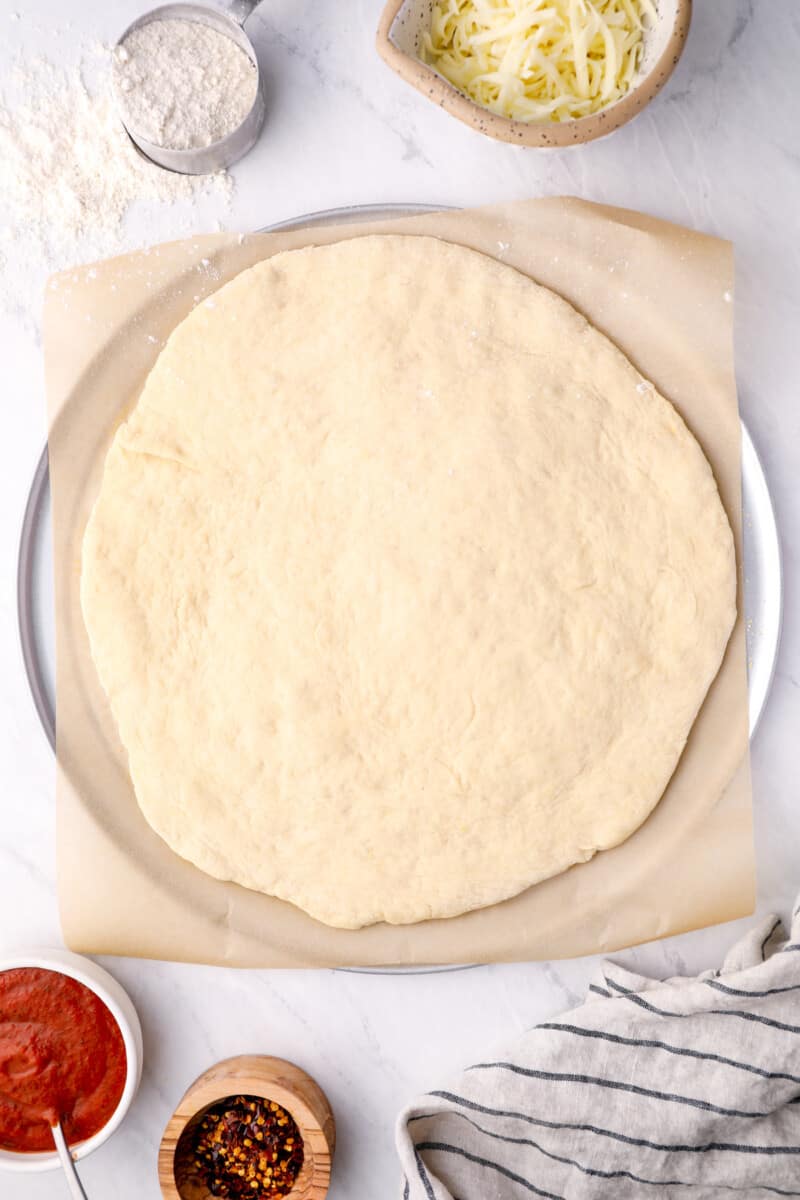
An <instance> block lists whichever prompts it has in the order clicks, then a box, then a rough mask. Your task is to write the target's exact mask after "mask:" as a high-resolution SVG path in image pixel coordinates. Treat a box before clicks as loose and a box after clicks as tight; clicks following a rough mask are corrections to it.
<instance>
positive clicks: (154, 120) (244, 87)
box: [114, 19, 258, 150]
mask: <svg viewBox="0 0 800 1200" xmlns="http://www.w3.org/2000/svg"><path fill="white" fill-rule="evenodd" d="M257 87H258V76H257V72H256V68H255V66H254V64H253V63H252V62H251V60H250V58H249V57H248V55H247V54H245V52H244V50H242V49H241V48H240V47H239V46H237V44H236V42H234V41H233V39H232V38H229V37H227V36H226V35H225V34H224V33H218V32H217V30H216V29H212V28H211V27H210V26H209V25H204V24H202V23H201V22H199V21H186V20H180V19H179V20H175V19H167V20H163V21H149V22H148V23H147V24H146V25H141V26H139V28H138V29H134V30H133V32H132V33H129V34H128V36H127V37H126V38H125V40H124V42H122V44H121V45H119V46H117V47H116V50H115V52H114V92H115V95H116V98H117V105H118V107H119V110H120V113H121V115H122V119H123V120H124V122H125V124H126V126H127V127H128V129H129V130H131V132H132V133H134V134H136V136H137V137H140V138H145V139H146V140H147V141H148V142H151V143H152V144H153V145H154V146H162V147H164V148H165V149H169V150H190V149H198V148H200V147H205V146H210V145H211V144H212V143H213V142H218V141H219V140H220V138H223V137H225V136H226V134H229V133H232V132H233V130H234V129H236V128H238V126H239V125H241V123H242V121H243V120H244V119H245V117H246V116H247V114H248V113H249V111H250V109H251V108H252V107H253V102H254V101H255V98H256V89H257Z"/></svg>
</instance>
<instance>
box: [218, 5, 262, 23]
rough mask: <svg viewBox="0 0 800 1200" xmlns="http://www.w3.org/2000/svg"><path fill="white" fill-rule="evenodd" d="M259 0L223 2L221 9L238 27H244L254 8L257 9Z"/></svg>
mask: <svg viewBox="0 0 800 1200" xmlns="http://www.w3.org/2000/svg"><path fill="white" fill-rule="evenodd" d="M260 3H261V0H224V3H223V5H222V7H223V8H224V9H225V11H226V12H227V13H228V14H229V15H230V16H231V17H233V19H234V21H236V22H237V23H238V24H239V25H244V23H245V21H246V20H247V18H248V17H249V16H250V14H251V12H252V11H253V9H254V8H258V6H259V4H260Z"/></svg>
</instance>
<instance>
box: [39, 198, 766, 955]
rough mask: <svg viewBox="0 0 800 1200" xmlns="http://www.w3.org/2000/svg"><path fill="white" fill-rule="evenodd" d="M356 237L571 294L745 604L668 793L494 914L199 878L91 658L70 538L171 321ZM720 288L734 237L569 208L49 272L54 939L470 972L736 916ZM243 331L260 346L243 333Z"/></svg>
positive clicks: (736, 710)
mask: <svg viewBox="0 0 800 1200" xmlns="http://www.w3.org/2000/svg"><path fill="white" fill-rule="evenodd" d="M371 232H408V233H426V234H434V235H438V236H441V237H444V238H447V239H449V240H452V241H457V242H461V243H462V244H464V245H467V246H471V247H473V248H475V249H477V250H481V251H483V252H485V253H487V254H490V255H493V256H494V257H496V258H499V259H502V261H504V262H506V263H508V264H510V265H512V266H514V267H516V268H518V269H519V270H522V271H525V272H527V273H528V274H529V275H531V276H532V277H533V278H535V279H536V280H538V281H539V282H541V283H544V284H546V285H547V286H549V287H551V288H553V289H555V290H556V291H557V292H560V293H561V294H562V295H563V296H565V297H566V298H567V299H568V300H570V301H571V302H572V303H573V304H574V305H575V306H576V307H577V308H578V309H580V310H581V311H582V312H583V313H584V314H585V315H586V316H587V317H588V318H589V320H590V321H592V322H593V323H594V324H595V325H596V326H598V327H599V328H600V329H601V330H603V331H604V332H605V333H606V334H608V335H609V336H610V337H611V338H612V339H613V340H614V341H615V342H616V343H617V344H618V345H619V346H620V347H621V348H622V350H624V351H625V353H626V354H627V355H628V356H629V357H630V358H631V359H632V361H633V362H634V363H635V364H636V366H637V367H638V368H639V369H640V370H641V372H642V373H643V374H644V375H645V376H646V377H648V378H650V379H651V380H653V382H654V383H655V384H656V386H657V387H658V388H659V390H660V391H662V392H663V394H664V395H665V396H667V397H669V398H670V399H671V400H672V401H673V403H674V404H675V405H676V406H677V408H678V409H679V410H680V412H681V414H682V415H683V417H684V418H685V420H686V421H687V423H688V425H689V426H690V428H691V429H692V430H693V432H694V433H695V435H696V436H697V437H698V439H699V441H700V442H701V444H702V446H703V447H704V449H705V451H706V454H707V455H708V457H709V459H710V461H711V464H712V466H713V468H714V472H715V475H716V478H717V482H718V484H719V488H720V492H721V495H722V499H723V502H724V504H725V507H726V509H727V512H728V515H729V517H730V520H731V524H732V526H733V529H734V533H735V536H736V546H737V552H738V558H739V564H740V571H739V575H740V582H739V597H740V603H739V611H740V616H739V620H738V622H737V624H736V628H735V630H734V633H733V636H732V638H731V641H730V644H729V646H728V650H727V653H726V656H725V660H724V663H723V665H722V668H721V671H720V673H719V676H718V677H717V679H716V681H715V682H714V684H713V686H712V688H711V690H710V692H709V695H708V697H707V699H706V702H705V704H704V705H703V708H702V709H701V711H700V714H699V716H698V719H697V721H696V723H695V726H694V728H693V730H692V733H691V736H690V738H689V742H688V744H687V746H686V749H685V751H684V754H683V757H682V758H681V761H680V763H679V766H678V768H677V770H676V772H675V774H674V776H673V778H672V780H671V782H670V785H669V787H668V789H667V791H666V793H665V795H664V797H663V798H662V800H661V802H660V804H659V805H658V807H657V808H656V810H655V811H654V813H653V814H652V816H651V817H650V818H649V819H648V821H647V822H646V823H645V825H643V826H642V828H641V829H640V830H639V831H638V832H637V833H635V834H634V835H633V836H632V837H631V838H629V839H628V841H627V842H625V843H624V844H623V845H622V846H619V847H617V848H616V849H613V850H608V851H605V852H603V853H601V854H599V855H597V856H596V857H595V858H594V859H592V860H591V861H590V862H589V863H586V864H582V865H580V866H576V867H573V868H572V869H571V870H569V871H567V872H566V873H565V874H563V875H560V876H558V877H556V878H555V879H551V880H547V881H546V882H544V883H540V884H538V885H537V886H535V887H533V888H531V889H529V890H528V891H527V892H525V893H523V894H522V895H520V896H518V897H516V898H515V899H512V900H509V901H507V902H505V903H503V904H499V905H496V906H494V907H492V908H488V909H483V910H480V911H477V912H473V913H469V914H467V915H465V916H462V917H457V918H455V919H451V920H440V921H429V922H424V923H421V924H418V925H415V926H400V927H392V926H387V925H376V926H372V927H370V928H367V929H364V930H356V931H350V930H335V929H330V928H328V927H326V926H324V925H321V924H319V923H317V922H316V921H314V920H312V919H311V918H310V917H308V916H306V914H305V913H303V912H301V911H300V910H299V909H296V908H294V907H293V906H292V905H289V904H286V903H284V902H282V901H279V900H274V899H272V898H270V897H266V896H262V895H259V894H257V893H254V892H250V891H247V890H245V889H243V888H241V887H239V886H237V885H234V884H226V883H221V882H219V881H217V880H214V879H211V878H210V877H208V876H206V875H204V874H203V873H202V872H200V871H198V870H197V869H196V868H195V867H193V866H191V865H190V864H189V863H187V862H184V861H183V860H182V859H180V858H179V857H177V856H176V855H175V854H173V852H172V851H171V850H169V849H168V847H167V846H166V845H165V844H164V843H163V842H162V841H161V840H160V839H159V838H158V837H157V835H156V834H155V833H153V832H152V830H151V829H150V828H149V826H148V825H147V824H146V822H145V820H144V818H143V817H142V816H141V814H140V812H139V808H138V805H137V803H136V799H135V796H134V793H133V789H132V786H131V783H130V779H129V777H128V772H127V766H126V757H125V753H124V751H123V749H122V747H121V745H120V743H119V740H118V738H117V734H116V730H115V727H114V724H113V721H112V718H111V715H110V712H109V710H108V707H107V704H106V701H105V697H104V695H103V693H102V691H101V688H100V685H99V682H98V680H97V678H96V674H95V671H94V667H93V664H92V661H91V658H90V654H89V647H88V642H87V637H86V632H85V629H84V625H83V620H82V616H81V611H80V601H79V578H80V548H81V539H82V537H83V531H84V527H85V523H86V519H87V517H88V513H89V511H90V508H91V505H92V503H93V500H94V497H95V495H96V492H97V488H98V485H99V480H100V474H101V469H102V464H103V460H104V457H105V452H106V449H107V447H108V444H109V441H110V439H111V436H112V434H113V432H114V429H115V428H116V426H117V424H118V423H119V421H120V419H121V417H122V416H123V415H124V413H125V411H126V410H127V409H128V408H129V406H130V405H131V404H133V403H134V402H135V399H136V397H137V395H138V392H139V390H140V388H141V386H142V383H143V381H144V378H145V376H146V374H147V372H148V370H149V369H150V367H151V366H152V365H153V362H154V361H155V359H156V357H157V355H158V353H159V350H160V349H161V346H162V344H163V342H164V339H165V338H166V336H167V335H168V334H169V332H170V331H171V330H172V328H173V327H174V326H175V324H176V323H177V322H178V321H179V320H181V319H182V318H183V317H184V316H185V315H186V314H187V313H188V312H189V311H190V309H191V308H192V307H193V305H194V304H195V303H197V302H198V301H199V300H201V299H203V298H204V297H205V296H207V295H209V294H210V293H211V292H213V291H214V290H215V289H216V288H218V287H219V286H220V285H221V284H222V283H224V282H225V281H226V280H227V279H229V278H230V277H231V276H233V275H234V274H236V273H237V272H238V271H240V270H242V269H243V268H244V267H247V266H249V265H251V264H252V263H254V262H256V261H257V260H259V259H261V258H264V257H267V256H269V255H270V254H273V253H275V252H276V251H278V250H283V249H288V248H293V247H297V246H301V245H307V244H309V243H317V244H318V243H322V242H330V241H335V240H337V239H340V238H351V237H359V236H362V235H364V234H367V233H371ZM732 291H733V255H732V248H731V246H730V244H728V243H726V242H721V241H719V240H717V239H714V238H709V237H706V236H703V235H700V234H697V233H693V232H690V231H689V230H686V229H681V228H679V227H677V226H674V225H668V224H665V223H664V222H661V221H656V220H654V219H652V218H650V217H646V216H642V215H640V214H637V213H631V212H626V211H623V210H620V209H610V208H602V207H598V206H595V205H591V204H588V203H585V202H583V201H578V200H574V199H545V200H532V201H526V202H522V203H516V204H509V205H503V206H498V207H491V208H484V209H478V210H473V211H468V212H459V213H452V212H448V213H438V214H431V215H428V214H426V215H423V216H417V217H413V218H406V219H402V220H391V221H383V222H377V223H375V224H357V225H352V224H347V225H343V226H339V227H331V226H329V227H324V228H322V227H321V228H314V229H308V228H306V229H303V230H295V231H291V232H282V233H276V234H262V235H253V236H248V237H241V236H240V237H236V236H231V235H213V236H209V237H201V238H193V239H190V240H188V241H183V242H176V243H172V244H170V245H164V246H160V247H155V248H153V249H151V250H149V251H145V252H143V253H137V254H131V255H127V256H125V257H124V258H117V259H113V260H111V261H108V262H103V263H99V264H97V265H96V266H94V267H91V268H80V269H79V270H77V271H75V272H72V273H66V274H61V275H59V276H56V277H55V278H54V279H53V280H51V282H50V285H49V288H48V294H47V300H46V306H45V361H46V376H47V390H48V400H49V416H50V442H49V445H50V472H51V483H52V495H53V536H54V553H55V589H56V613H57V621H56V645H57V728H58V737H57V742H58V751H57V758H58V771H57V797H58V807H57V811H58V817H57V826H58V891H59V902H60V909H61V919H62V924H63V929H64V935H65V939H66V941H67V943H68V945H69V946H71V947H72V949H74V950H78V951H83V952H85V953H86V952H88V953H103V954H128V955H140V956H144V957H152V958H167V959H178V960H186V961H201V962H210V963H225V964H231V965H236V966H301V965H307V966H322V965H346V964H350V965H373V964H374V965H380V964H421V963H458V962H483V961H500V960H514V959H535V958H558V957H569V956H572V955H580V954H588V953H594V952H606V951H610V950H613V949H617V948H619V947H622V946H626V945H632V944H634V943H636V942H640V941H645V940H649V939H652V938H657V937H662V936H665V935H667V934H673V933H678V932H680V931H683V930H687V929H692V928H696V927H699V926H702V925H707V924H712V923H715V922H718V921H724V920H729V919H733V918H734V917H739V916H743V915H745V914H746V913H749V912H751V911H752V909H753V904H754V862H753V840H752V828H751V795H750V776H749V760H748V727H747V702H746V701H747V695H746V667H745V637H744V620H743V616H742V615H741V614H742V580H741V554H742V531H741V497H740V430H739V421H738V411H737V403H736V388H735V382H734V375H733V351H732V304H731V299H732ZM252 334H253V337H254V338H257V337H258V336H259V331H258V329H253V331H252ZM342 869H343V870H346V869H347V862H346V858H344V859H343V861H342Z"/></svg>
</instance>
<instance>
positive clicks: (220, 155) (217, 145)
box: [114, 0, 266, 175]
mask: <svg viewBox="0 0 800 1200" xmlns="http://www.w3.org/2000/svg"><path fill="white" fill-rule="evenodd" d="M259 3H260V0H221V4H220V0H217V4H218V6H217V7H215V8H214V7H211V6H210V5H208V4H195V3H188V4H186V3H183V4H163V5H162V6H161V7H160V8H153V9H151V10H150V11H149V12H146V13H144V15H143V16H141V17H137V19H136V20H135V21H134V22H133V23H132V24H131V25H129V26H128V28H127V29H126V30H125V32H124V33H123V34H122V36H121V37H120V38H119V40H118V41H117V46H120V45H121V44H122V43H123V42H124V41H125V38H126V37H128V35H129V34H130V33H132V32H133V31H134V29H141V27H142V26H143V25H148V24H149V23H150V22H151V21H163V20H165V19H166V18H177V19H179V20H183V21H197V22H199V23H200V24H201V25H208V26H210V27H211V28H212V29H215V30H216V31H217V33H223V34H225V35H226V36H227V37H229V38H230V39H231V40H232V41H234V42H235V43H236V45H237V46H238V47H239V48H240V49H241V50H243V51H244V52H245V54H246V55H247V57H248V58H249V59H250V61H251V63H252V64H253V66H254V68H255V71H256V79H257V84H256V96H255V99H254V101H253V105H252V108H251V109H250V111H249V112H248V114H247V116H246V117H245V118H244V120H243V121H242V123H241V125H239V126H237V128H236V129H233V130H231V132H230V133H228V134H226V136H225V137H224V138H221V139H220V141H218V142H212V144H211V145H210V146H197V147H194V148H192V149H190V150H170V149H168V148H167V147H165V146H156V145H155V144H154V143H153V142H149V141H147V139H146V138H144V137H142V136H141V134H138V133H137V132H136V130H135V129H129V128H128V126H127V125H125V129H126V131H127V133H128V136H129V137H130V139H131V141H132V142H133V143H134V145H136V146H137V147H138V148H139V150H141V152H142V154H144V156H145V157H146V158H149V159H150V160H151V162H154V163H156V165H157V166H159V167H165V168H166V169H167V170H168V171H177V172H178V173H179V174H182V175H207V174H209V173H211V172H213V171H221V170H223V169H224V168H225V167H230V166H232V165H233V163H235V162H237V160H238V159H240V158H241V157H242V156H243V155H244V154H246V153H247V151H248V150H250V149H251V148H252V147H253V146H254V145H255V143H256V140H257V139H258V135H259V133H260V132H261V127H262V125H263V124H264V118H265V116H266V105H265V102H264V86H263V80H262V78H261V71H260V69H259V65H258V59H257V57H256V52H255V48H254V47H253V43H252V42H251V41H250V38H249V37H248V36H247V34H246V33H245V31H244V29H243V28H242V26H243V25H244V22H245V21H246V20H247V18H248V17H249V16H250V14H251V13H252V12H253V10H254V9H255V8H257V7H258V5H259ZM117 46H115V47H114V49H115V50H116V48H117ZM123 124H125V122H124V120H123Z"/></svg>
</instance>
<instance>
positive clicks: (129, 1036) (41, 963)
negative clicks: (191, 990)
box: [0, 950, 142, 1195]
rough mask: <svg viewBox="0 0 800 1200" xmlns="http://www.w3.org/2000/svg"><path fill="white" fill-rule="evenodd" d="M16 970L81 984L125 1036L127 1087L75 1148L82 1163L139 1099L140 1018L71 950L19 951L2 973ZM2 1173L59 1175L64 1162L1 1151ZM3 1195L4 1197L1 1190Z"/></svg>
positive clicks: (114, 986) (0, 964) (0, 1191)
mask: <svg viewBox="0 0 800 1200" xmlns="http://www.w3.org/2000/svg"><path fill="white" fill-rule="evenodd" d="M16 967H40V968H41V969H42V970H45V971H58V972H59V974H61V975H69V976H71V978H72V979H77V981H78V983H82V984H83V985H84V986H85V987H87V988H89V989H90V991H93V992H94V993H95V995H97V996H99V997H100V999H101V1000H102V1001H103V1003H104V1004H105V1006H106V1008H107V1009H108V1010H109V1012H110V1013H111V1015H112V1017H113V1018H114V1020H115V1021H116V1022H117V1025H118V1026H119V1030H120V1033H121V1034H122V1040H123V1042H124V1044H125V1055H126V1059H127V1074H126V1078H125V1087H124V1088H123V1090H122V1096H121V1097H120V1101H119V1104H118V1105H117V1107H116V1109H115V1110H114V1112H113V1114H112V1116H111V1118H110V1120H108V1121H107V1122H106V1124H105V1125H104V1126H103V1128H102V1129H100V1130H98V1132H97V1133H96V1134H95V1135H94V1137H90V1138H87V1140H86V1141H85V1142H80V1143H79V1144H78V1145H77V1146H75V1147H73V1148H72V1152H73V1156H74V1157H75V1159H76V1160H77V1161H80V1159H82V1158H86V1157H87V1156H88V1155H89V1154H91V1153H92V1151H93V1150H97V1148H98V1147H99V1146H102V1145H103V1143H104V1142H106V1141H108V1139H109V1138H110V1137H111V1135H112V1133H114V1131H115V1130H116V1129H118V1128H119V1126H120V1124H121V1122H122V1120H123V1118H124V1117H125V1114H126V1113H127V1111H128V1109H129V1108H130V1106H131V1104H132V1102H133V1098H134V1096H135V1095H136V1089H137V1088H138V1086H139V1081H140V1079H141V1077H142V1028H141V1026H140V1024H139V1018H138V1017H137V1015H136V1009H135V1008H134V1007H133V1004H132V1003H131V1001H130V999H129V997H128V995H127V993H126V992H124V991H123V989H122V988H121V987H120V985H119V984H118V983H117V981H116V979H114V978H113V977H112V976H111V975H109V973H108V971H104V970H103V968H102V967H98V965H97V963H94V962H92V960H91V959H89V958H82V957H81V956H80V955H79V954H71V953H70V952H69V951H68V950H20V951H17V952H16V953H13V954H5V955H3V957H2V958H0V972H2V971H11V970H13V969H14V968H16ZM0 1170H6V1171H23V1172H28V1173H30V1172H37V1171H56V1170H61V1162H60V1160H59V1157H58V1155H57V1154H56V1152H55V1150H53V1153H52V1154H50V1153H49V1152H48V1153H24V1154H18V1153H15V1152H13V1151H11V1150H0ZM0 1195H5V1189H4V1188H3V1187H2V1186H0Z"/></svg>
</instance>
